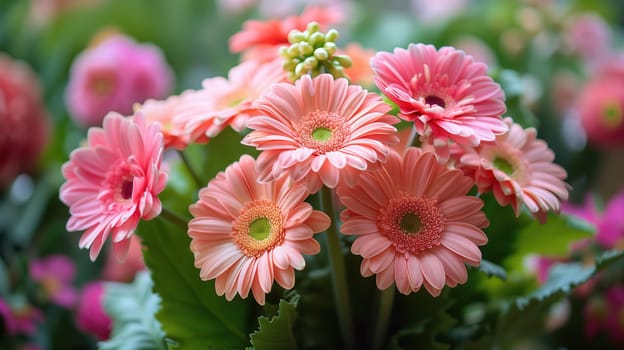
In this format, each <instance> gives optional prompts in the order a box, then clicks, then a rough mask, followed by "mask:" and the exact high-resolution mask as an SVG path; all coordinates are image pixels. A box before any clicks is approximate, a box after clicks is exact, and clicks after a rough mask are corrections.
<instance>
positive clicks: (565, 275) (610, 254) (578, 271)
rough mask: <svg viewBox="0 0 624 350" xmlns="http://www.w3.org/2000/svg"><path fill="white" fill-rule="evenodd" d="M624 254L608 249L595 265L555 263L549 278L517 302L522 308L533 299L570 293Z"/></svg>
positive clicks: (539, 299) (538, 299) (540, 299)
mask: <svg viewBox="0 0 624 350" xmlns="http://www.w3.org/2000/svg"><path fill="white" fill-rule="evenodd" d="M623 256H624V253H623V252H620V251H607V252H605V253H603V254H602V255H600V256H599V257H598V258H597V259H596V263H595V264H594V265H586V264H583V263H580V262H572V263H560V264H555V265H554V266H553V267H552V268H551V269H550V271H549V273H548V280H546V282H545V283H544V284H543V285H542V286H541V287H540V288H539V289H538V290H536V291H535V292H533V293H531V294H530V295H528V296H526V297H523V298H518V299H516V300H515V303H516V305H517V307H518V308H520V309H522V308H524V307H525V306H526V305H528V304H529V303H530V302H531V300H532V299H535V300H537V301H542V300H544V299H547V298H548V297H550V296H551V295H555V294H561V293H563V294H568V293H569V292H570V291H571V290H572V289H573V288H574V287H576V286H578V285H580V284H582V283H584V282H586V281H587V280H589V279H590V278H591V277H592V276H594V275H595V274H596V272H597V271H601V270H603V269H605V268H607V267H608V266H609V265H610V264H612V263H614V262H615V261H617V260H618V259H620V258H622V257H623Z"/></svg>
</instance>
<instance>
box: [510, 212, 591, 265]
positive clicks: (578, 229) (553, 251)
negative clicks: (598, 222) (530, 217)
mask: <svg viewBox="0 0 624 350" xmlns="http://www.w3.org/2000/svg"><path fill="white" fill-rule="evenodd" d="M593 234H594V227H593V226H591V225H589V224H588V223H586V222H585V221H582V220H579V219H577V218H575V217H572V216H568V215H554V214H553V215H549V216H548V222H547V223H546V224H544V225H542V224H540V223H539V222H537V221H532V222H531V223H530V224H529V225H527V226H525V227H524V228H523V229H522V230H521V231H520V232H519V233H518V236H517V238H516V245H515V246H516V253H515V254H514V255H512V256H511V257H510V258H509V259H508V260H507V261H506V265H507V266H514V267H515V266H521V265H522V261H523V259H524V258H525V257H526V256H527V255H529V254H537V255H543V256H549V257H562V256H566V255H567V254H568V253H569V252H570V244H571V243H573V242H576V241H579V240H581V239H584V238H588V237H592V236H593Z"/></svg>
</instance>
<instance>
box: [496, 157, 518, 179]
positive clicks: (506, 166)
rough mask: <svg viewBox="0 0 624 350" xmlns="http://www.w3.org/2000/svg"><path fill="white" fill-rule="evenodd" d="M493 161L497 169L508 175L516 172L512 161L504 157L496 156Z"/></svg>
mask: <svg viewBox="0 0 624 350" xmlns="http://www.w3.org/2000/svg"><path fill="white" fill-rule="evenodd" d="M492 163H494V167H496V169H498V170H500V171H502V172H504V173H505V174H507V175H511V174H513V172H514V168H513V166H512V165H511V163H509V162H508V161H507V160H505V159H503V158H498V157H496V158H495V159H494V161H493V162H492Z"/></svg>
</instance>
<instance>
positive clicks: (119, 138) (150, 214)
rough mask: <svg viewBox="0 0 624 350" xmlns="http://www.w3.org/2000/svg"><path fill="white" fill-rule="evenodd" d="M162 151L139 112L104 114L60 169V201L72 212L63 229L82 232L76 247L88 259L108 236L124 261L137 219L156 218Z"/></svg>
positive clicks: (155, 127) (154, 132)
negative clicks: (86, 253)
mask: <svg viewBox="0 0 624 350" xmlns="http://www.w3.org/2000/svg"><path fill="white" fill-rule="evenodd" d="M162 152H163V136H162V133H161V132H160V130H159V127H158V125H156V124H155V123H151V124H146V123H145V120H144V118H143V117H142V116H141V114H140V113H137V114H135V116H134V117H128V118H125V117H123V116H121V115H120V114H117V113H109V114H108V115H107V116H106V117H105V118H104V126H103V128H95V127H93V128H91V129H89V134H88V139H87V145H86V146H84V147H81V148H79V149H77V150H74V151H73V152H72V153H71V155H70V160H69V161H68V162H67V163H65V164H64V165H63V176H64V177H65V180H66V181H65V183H64V184H63V185H62V186H61V189H60V198H61V201H63V203H65V204H66V205H68V206H69V211H70V213H71V217H70V218H69V220H68V221H67V230H68V231H82V230H86V231H85V232H84V234H83V235H82V237H81V238H80V242H79V245H80V247H81V248H90V249H91V251H90V257H91V260H95V258H96V257H97V256H98V254H99V253H100V250H101V249H102V246H103V245H104V242H105V241H106V238H107V237H108V235H109V234H110V235H112V239H113V248H114V250H115V253H116V255H117V256H118V257H125V255H126V253H127V251H128V248H129V246H130V238H131V237H132V235H133V233H134V230H135V229H136V227H137V225H138V223H139V220H141V219H145V220H149V219H152V218H154V217H155V216H157V215H158V214H160V211H161V204H160V200H159V199H158V194H159V193H160V192H161V191H162V190H163V189H164V188H165V184H166V181H167V174H166V173H165V172H164V171H162V170H161V163H162Z"/></svg>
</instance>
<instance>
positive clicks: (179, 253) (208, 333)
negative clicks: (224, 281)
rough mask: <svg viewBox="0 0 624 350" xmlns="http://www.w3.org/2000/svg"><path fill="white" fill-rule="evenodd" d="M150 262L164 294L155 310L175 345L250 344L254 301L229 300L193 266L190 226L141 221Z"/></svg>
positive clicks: (221, 346) (228, 346)
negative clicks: (248, 321)
mask: <svg viewBox="0 0 624 350" xmlns="http://www.w3.org/2000/svg"><path fill="white" fill-rule="evenodd" d="M139 232H140V234H141V237H142V238H143V244H144V245H145V249H144V257H145V263H146V265H147V266H148V268H149V269H150V271H151V272H152V278H153V280H154V290H155V291H156V293H158V295H159V296H160V297H161V299H162V308H161V309H160V311H159V312H158V313H157V314H156V317H157V318H158V320H159V321H160V322H161V324H162V327H163V329H164V331H165V333H166V334H167V337H168V338H170V339H168V342H169V346H170V348H177V349H207V348H210V349H233V348H236V349H242V348H245V346H247V345H249V338H248V336H247V335H248V334H249V333H250V331H251V330H250V327H249V324H248V323H247V320H248V319H249V315H250V312H251V306H252V303H251V302H250V301H249V299H246V300H242V299H239V298H236V299H234V300H232V301H231V302H228V301H227V300H226V299H225V297H223V296H218V295H217V294H216V292H215V288H214V281H202V280H201V279H200V278H199V270H198V269H196V268H195V267H194V258H193V254H192V253H191V251H190V249H189V244H190V241H191V240H190V238H189V236H188V235H187V233H186V229H185V228H182V227H178V226H174V225H173V224H171V223H169V222H165V221H163V220H160V219H156V220H152V221H146V222H142V223H141V225H140V226H139Z"/></svg>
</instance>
